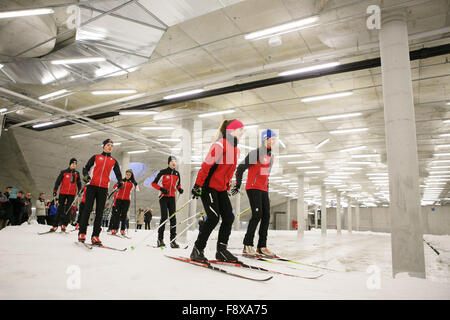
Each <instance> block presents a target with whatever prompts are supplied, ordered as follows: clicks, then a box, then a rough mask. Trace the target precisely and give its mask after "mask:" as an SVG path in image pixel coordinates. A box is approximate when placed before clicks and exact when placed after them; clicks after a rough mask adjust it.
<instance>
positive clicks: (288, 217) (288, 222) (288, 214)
mask: <svg viewBox="0 0 450 320" xmlns="http://www.w3.org/2000/svg"><path fill="white" fill-rule="evenodd" d="M286 230H291V199H290V198H287V199H286Z"/></svg>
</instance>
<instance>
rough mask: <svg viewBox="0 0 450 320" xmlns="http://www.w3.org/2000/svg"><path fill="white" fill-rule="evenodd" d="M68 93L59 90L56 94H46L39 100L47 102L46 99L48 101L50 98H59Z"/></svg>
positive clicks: (64, 90)
mask: <svg viewBox="0 0 450 320" xmlns="http://www.w3.org/2000/svg"><path fill="white" fill-rule="evenodd" d="M66 92H67V90H66V89H62V90H58V91H55V92H52V93H48V94H44V95H43V96H40V97H39V100H45V99H48V98H52V97H56V96H59V95H61V94H64V93H66Z"/></svg>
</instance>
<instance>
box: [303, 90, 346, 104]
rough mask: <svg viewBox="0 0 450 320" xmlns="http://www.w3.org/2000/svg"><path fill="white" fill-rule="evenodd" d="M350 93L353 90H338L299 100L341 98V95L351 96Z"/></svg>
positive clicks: (310, 100)
mask: <svg viewBox="0 0 450 320" xmlns="http://www.w3.org/2000/svg"><path fill="white" fill-rule="evenodd" d="M352 94H353V92H351V91H345V92H339V93H331V94H325V95H320V96H313V97H307V98H303V99H301V101H302V102H312V101H319V100H327V99H334V98H342V97H348V96H351V95H352Z"/></svg>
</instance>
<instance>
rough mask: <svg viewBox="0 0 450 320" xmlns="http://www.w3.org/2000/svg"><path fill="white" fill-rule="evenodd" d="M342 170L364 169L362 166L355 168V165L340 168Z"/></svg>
mask: <svg viewBox="0 0 450 320" xmlns="http://www.w3.org/2000/svg"><path fill="white" fill-rule="evenodd" d="M340 169H341V170H362V168H355V167H345V168H340Z"/></svg>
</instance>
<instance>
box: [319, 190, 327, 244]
mask: <svg viewBox="0 0 450 320" xmlns="http://www.w3.org/2000/svg"><path fill="white" fill-rule="evenodd" d="M320 190H321V192H322V206H321V213H320V225H321V230H322V237H325V236H326V235H327V189H326V188H325V185H322V187H321V189H320Z"/></svg>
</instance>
